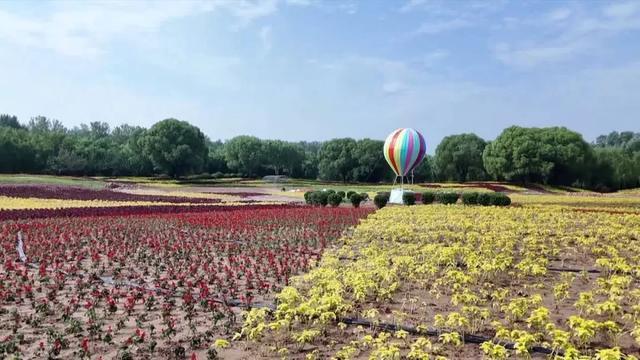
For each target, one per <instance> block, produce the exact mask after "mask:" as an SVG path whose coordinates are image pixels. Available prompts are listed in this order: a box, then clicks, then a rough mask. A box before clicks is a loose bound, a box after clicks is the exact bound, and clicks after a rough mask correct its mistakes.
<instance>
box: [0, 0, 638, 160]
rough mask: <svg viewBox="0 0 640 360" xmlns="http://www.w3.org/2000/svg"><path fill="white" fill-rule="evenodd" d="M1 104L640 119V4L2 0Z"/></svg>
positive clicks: (505, 122) (316, 135) (267, 119)
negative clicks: (54, 0)
mask: <svg viewBox="0 0 640 360" xmlns="http://www.w3.org/2000/svg"><path fill="white" fill-rule="evenodd" d="M0 80H1V81H2V86H0V113H11V114H16V115H18V116H19V118H20V119H21V120H22V121H23V122H26V121H27V120H28V119H29V118H30V117H32V116H35V115H46V116H49V117H53V118H57V119H59V120H61V121H62V122H63V123H65V124H66V125H68V126H74V125H78V124H80V123H83V122H85V123H86V122H90V121H106V122H108V123H109V124H111V125H113V126H115V125H118V124H121V123H129V124H137V125H142V126H150V125H151V124H153V123H154V122H156V121H158V120H161V119H164V118H167V117H175V118H179V119H182V120H187V121H189V122H191V123H193V124H195V125H197V126H199V127H200V128H201V129H202V130H203V131H204V132H205V133H206V134H207V135H209V136H210V137H211V138H212V139H219V138H220V139H227V138H230V137H232V136H235V135H240V134H251V135H256V136H259V137H262V138H279V139H287V140H325V139H330V138H334V137H344V136H351V137H356V138H362V137H372V138H378V139H384V137H385V136H386V135H387V134H388V133H389V132H391V131H392V130H393V129H395V128H398V127H414V128H416V129H418V130H420V131H421V132H422V133H423V134H424V135H425V137H426V139H427V145H428V147H430V149H429V150H430V151H429V152H433V149H434V146H435V145H437V143H438V142H439V141H440V140H441V139H442V137H443V136H446V135H450V134H456V133H462V132H475V133H477V134H478V135H480V136H482V137H484V138H486V139H493V138H495V136H497V135H498V134H499V132H500V131H501V130H502V129H503V128H505V127H507V126H510V125H523V126H550V125H562V126H567V127H569V128H571V129H574V130H576V131H579V132H581V133H583V134H584V136H585V139H586V140H589V141H591V140H593V139H594V138H595V137H596V136H597V135H599V134H603V133H608V132H610V131H612V130H635V131H639V130H640V126H639V124H640V1H631V2H624V1H617V2H604V1H581V2H563V1H513V2H507V1H478V2H475V1H453V0H450V1H430V0H385V1H383V0H366V1H351V0H343V1H339V0H324V1H320V0H264V1H248V0H247V1H245V0H230V1H226V0H223V1H205V2H188V1H180V2H170V1H154V2H143V1H129V2H116V1H110V2H81V1H70V2H24V1H21V2H17V1H16V2H11V1H3V2H0Z"/></svg>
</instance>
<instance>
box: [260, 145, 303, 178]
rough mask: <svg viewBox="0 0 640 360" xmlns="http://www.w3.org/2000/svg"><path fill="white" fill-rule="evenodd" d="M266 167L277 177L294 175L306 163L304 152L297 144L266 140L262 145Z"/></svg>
mask: <svg viewBox="0 0 640 360" xmlns="http://www.w3.org/2000/svg"><path fill="white" fill-rule="evenodd" d="M262 146H263V148H262V149H263V150H262V151H263V153H264V158H265V163H264V166H265V167H266V168H268V169H271V170H272V171H273V172H274V173H275V174H276V175H280V174H283V173H284V174H288V175H292V174H293V173H294V172H295V170H296V169H297V168H300V167H301V166H302V162H303V161H304V157H305V154H304V150H303V149H302V147H300V146H299V145H297V144H293V143H290V142H286V141H281V140H265V141H264V142H263V143H262Z"/></svg>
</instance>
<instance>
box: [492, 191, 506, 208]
mask: <svg viewBox="0 0 640 360" xmlns="http://www.w3.org/2000/svg"><path fill="white" fill-rule="evenodd" d="M492 195H493V196H492V198H491V205H496V206H509V205H511V198H510V197H508V196H507V195H506V194H503V193H495V194H492Z"/></svg>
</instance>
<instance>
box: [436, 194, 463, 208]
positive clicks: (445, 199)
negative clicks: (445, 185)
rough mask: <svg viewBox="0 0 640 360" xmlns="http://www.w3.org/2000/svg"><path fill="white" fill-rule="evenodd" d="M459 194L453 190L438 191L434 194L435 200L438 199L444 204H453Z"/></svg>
mask: <svg viewBox="0 0 640 360" xmlns="http://www.w3.org/2000/svg"><path fill="white" fill-rule="evenodd" d="M459 196H460V195H458V193H454V192H439V193H437V194H436V200H438V202H439V203H441V204H445V205H449V204H455V203H456V202H458V197H459Z"/></svg>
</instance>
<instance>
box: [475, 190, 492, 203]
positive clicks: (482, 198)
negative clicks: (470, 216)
mask: <svg viewBox="0 0 640 360" xmlns="http://www.w3.org/2000/svg"><path fill="white" fill-rule="evenodd" d="M492 199H493V196H492V193H480V194H478V205H482V206H489V205H491V201H492Z"/></svg>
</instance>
